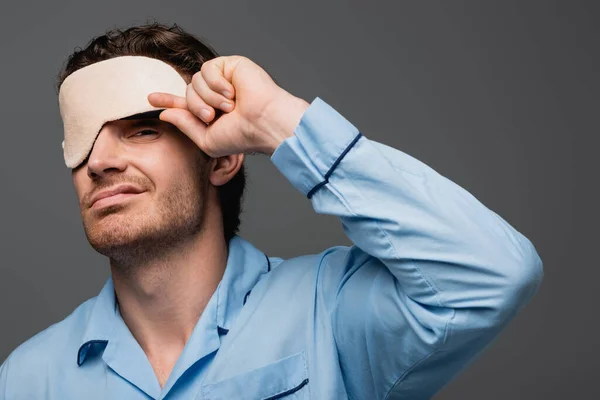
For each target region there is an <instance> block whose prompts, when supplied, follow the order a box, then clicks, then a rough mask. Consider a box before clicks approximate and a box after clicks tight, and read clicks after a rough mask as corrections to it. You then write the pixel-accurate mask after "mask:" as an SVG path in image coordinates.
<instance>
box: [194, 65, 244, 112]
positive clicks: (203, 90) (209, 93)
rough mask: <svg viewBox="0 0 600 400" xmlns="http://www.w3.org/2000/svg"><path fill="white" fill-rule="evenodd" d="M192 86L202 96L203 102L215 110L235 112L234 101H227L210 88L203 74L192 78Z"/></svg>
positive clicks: (197, 74)
mask: <svg viewBox="0 0 600 400" xmlns="http://www.w3.org/2000/svg"><path fill="white" fill-rule="evenodd" d="M192 86H193V88H194V90H195V91H196V92H197V93H198V94H199V95H200V97H201V98H202V100H204V102H205V103H206V104H208V105H209V106H211V107H213V108H218V109H221V110H223V111H226V112H230V111H232V110H233V107H234V104H233V101H231V100H229V99H227V98H226V97H225V96H223V95H222V94H219V93H217V92H215V91H214V90H212V89H211V88H210V87H208V84H207V83H206V81H205V80H204V77H203V76H202V73H198V72H197V73H196V74H194V76H193V77H192Z"/></svg>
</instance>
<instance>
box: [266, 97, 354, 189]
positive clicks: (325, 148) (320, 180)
mask: <svg viewBox="0 0 600 400" xmlns="http://www.w3.org/2000/svg"><path fill="white" fill-rule="evenodd" d="M361 136H362V135H361V133H360V132H359V131H358V129H357V128H356V127H355V126H354V125H352V123H350V122H349V121H348V120H347V119H346V118H344V117H343V116H342V115H341V114H340V113H338V112H337V111H336V110H335V109H334V108H333V107H331V106H330V105H329V104H327V103H326V102H325V101H323V100H322V99H321V98H319V97H317V98H315V99H314V100H313V101H312V103H311V104H310V106H309V107H308V108H307V109H306V111H305V112H304V114H303V115H302V119H301V120H300V122H299V123H298V125H297V126H296V128H295V129H294V136H290V137H289V138H287V139H285V140H284V141H283V142H282V143H281V144H280V145H279V146H278V147H277V148H276V149H275V151H274V152H273V154H272V155H271V161H272V162H273V163H274V164H275V166H276V167H277V169H279V171H280V172H281V173H282V174H283V175H284V176H285V177H286V178H287V179H288V180H289V181H290V183H291V184H292V185H293V186H294V187H295V188H296V189H298V190H299V191H300V192H302V193H303V194H304V195H305V196H307V197H308V198H311V197H312V194H313V193H315V192H316V191H317V190H318V189H319V188H320V187H321V186H323V185H325V184H327V182H328V178H329V176H330V175H331V173H332V172H333V170H334V169H335V168H336V167H337V165H338V164H339V162H340V161H341V160H342V159H343V158H344V156H345V155H346V153H347V152H348V151H350V149H351V148H352V146H354V144H355V143H356V141H358V139H360V137H361Z"/></svg>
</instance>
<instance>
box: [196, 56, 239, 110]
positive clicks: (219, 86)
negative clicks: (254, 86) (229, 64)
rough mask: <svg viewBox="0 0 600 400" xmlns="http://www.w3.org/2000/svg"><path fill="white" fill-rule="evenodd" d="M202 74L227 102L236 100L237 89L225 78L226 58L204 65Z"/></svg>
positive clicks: (209, 85)
mask: <svg viewBox="0 0 600 400" xmlns="http://www.w3.org/2000/svg"><path fill="white" fill-rule="evenodd" d="M200 73H201V74H202V77H203V78H204V80H205V81H206V83H207V84H208V87H210V88H211V89H212V90H214V91H215V92H217V93H220V94H222V95H223V97H225V99H226V100H227V99H229V100H231V99H233V98H234V96H235V88H234V87H233V85H232V84H231V82H229V81H228V80H227V78H226V77H225V58H223V57H220V58H216V59H213V60H212V61H208V62H206V63H204V64H202V68H200Z"/></svg>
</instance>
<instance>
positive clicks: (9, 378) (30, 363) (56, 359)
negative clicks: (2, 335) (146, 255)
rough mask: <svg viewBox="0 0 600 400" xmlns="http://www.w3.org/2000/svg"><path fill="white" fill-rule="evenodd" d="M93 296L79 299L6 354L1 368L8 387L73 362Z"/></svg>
mask: <svg viewBox="0 0 600 400" xmlns="http://www.w3.org/2000/svg"><path fill="white" fill-rule="evenodd" d="M95 299H96V297H93V298H91V299H89V300H87V301H85V302H83V303H82V304H80V305H79V306H78V307H77V308H76V309H75V310H73V311H72V312H71V314H69V315H68V316H67V317H65V318H64V319H63V320H61V321H59V322H57V323H55V324H52V325H50V326H49V327H48V328H46V329H44V330H43V331H41V332H39V333H37V334H35V335H34V336H32V337H31V338H29V339H27V340H26V341H25V342H23V343H22V344H20V345H19V346H18V347H17V348H15V349H14V350H13V351H12V352H11V353H10V355H9V356H8V358H7V359H6V361H5V362H4V364H3V371H2V373H3V374H4V375H5V376H4V377H3V380H5V381H6V385H7V387H8V388H14V389H16V388H20V387H21V386H23V385H32V384H33V382H32V381H31V378H32V377H35V378H43V377H44V376H45V372H47V371H48V370H49V367H60V366H61V364H63V363H69V362H72V364H74V365H76V360H77V348H78V346H79V345H80V343H79V342H80V340H81V337H82V335H83V332H84V330H85V326H86V322H87V320H88V317H89V315H90V311H91V308H92V306H93V304H94V302H95ZM20 381H22V382H20Z"/></svg>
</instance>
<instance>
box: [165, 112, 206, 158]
mask: <svg viewBox="0 0 600 400" xmlns="http://www.w3.org/2000/svg"><path fill="white" fill-rule="evenodd" d="M159 118H160V120H161V121H165V122H169V123H171V124H173V125H174V126H175V127H176V128H177V129H179V130H180V131H181V132H183V133H184V134H185V135H186V136H188V137H189V138H190V139H192V141H193V142H194V143H196V145H197V146H198V147H200V148H201V149H202V150H203V151H205V152H206V150H205V149H204V147H205V146H204V142H205V140H204V137H205V133H206V125H205V124H204V123H203V122H202V121H201V120H200V119H198V118H197V117H196V116H195V115H194V114H192V113H191V112H190V111H188V110H183V109H178V108H170V109H168V110H165V111H163V112H162V113H160V116H159Z"/></svg>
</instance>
